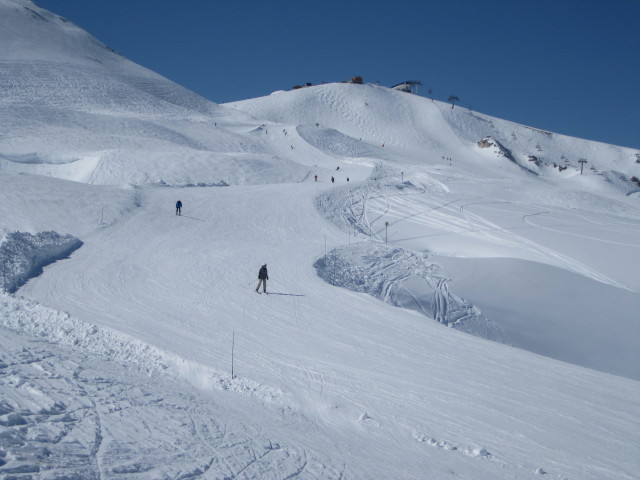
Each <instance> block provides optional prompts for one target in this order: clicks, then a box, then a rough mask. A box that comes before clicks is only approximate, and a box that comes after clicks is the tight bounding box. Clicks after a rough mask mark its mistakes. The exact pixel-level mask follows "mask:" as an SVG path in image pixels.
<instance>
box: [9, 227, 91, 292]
mask: <svg viewBox="0 0 640 480" xmlns="http://www.w3.org/2000/svg"><path fill="white" fill-rule="evenodd" d="M81 246H82V242H81V241H80V240H79V239H78V238H76V237H74V236H73V235H60V234H59V233H57V232H52V231H50V232H40V233H37V234H36V235H32V234H30V233H26V232H11V233H9V234H7V235H6V236H5V238H4V240H3V241H2V242H1V243H0V268H1V269H2V271H1V273H2V286H3V289H4V291H5V292H9V293H14V292H16V291H17V290H18V288H20V287H21V286H22V285H24V284H25V283H26V282H27V280H29V279H30V278H33V277H37V276H38V275H40V274H41V273H42V269H43V268H44V267H46V266H47V265H49V264H50V263H53V262H55V261H57V260H62V259H64V258H67V257H68V256H69V255H70V254H71V253H72V252H73V251H75V250H77V249H78V248H80V247H81Z"/></svg>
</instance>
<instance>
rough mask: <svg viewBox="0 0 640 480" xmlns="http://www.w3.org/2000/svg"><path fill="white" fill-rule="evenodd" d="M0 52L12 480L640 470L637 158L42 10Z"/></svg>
mask: <svg viewBox="0 0 640 480" xmlns="http://www.w3.org/2000/svg"><path fill="white" fill-rule="evenodd" d="M0 64H1V65H0V66H1V67H2V68H0V88H1V89H2V91H3V92H4V93H3V96H2V97H1V98H0V239H1V243H0V267H1V268H2V271H1V274H2V277H0V281H1V282H2V284H1V286H2V288H0V290H3V291H4V293H0V476H1V477H2V478H6V479H10V478H15V479H27V478H33V479H53V478H57V479H62V478H69V479H70V478H100V479H160V478H168V479H177V478H182V479H186V478H194V479H195V478H202V479H223V478H224V479H261V480H262V479H293V478H298V479H363V480H365V479H366V480H369V479H403V480H404V479H425V478H428V479H453V478H456V479H480V480H482V479H492V480H493V479H505V480H506V479H509V480H511V479H515V478H517V479H527V478H532V479H535V478H553V479H567V480H569V479H571V480H573V479H581V480H582V479H593V480H601V479H616V480H618V479H628V480H631V479H637V478H638V476H637V475H638V472H639V471H640V383H639V381H640V349H639V348H638V345H639V343H640V324H639V320H638V311H640V277H639V276H638V275H637V272H638V269H639V267H640V256H639V255H638V253H639V250H640V208H639V206H640V185H638V181H637V179H638V178H640V152H638V151H635V150H633V149H628V148H622V147H617V146H612V145H605V144H601V143H596V142H590V141H587V140H581V139H576V138H570V137H565V136H562V135H558V134H555V133H551V132H546V131H542V130H538V129H534V128H530V127H526V126H523V125H517V124H513V123H510V122H507V121H504V120H501V119H497V118H492V117H489V116H486V115H483V114H481V113H478V112H474V111H470V110H468V109H465V108H461V107H459V106H456V107H455V108H453V109H452V108H451V105H448V104H445V103H441V102H437V101H432V100H430V99H427V98H422V97H418V96H415V95H410V94H406V93H403V92H397V91H393V90H390V89H388V88H385V87H381V86H377V85H367V84H365V85H351V84H340V83H335V84H327V85H321V86H316V87H311V88H305V89H300V90H296V91H289V92H275V93H274V94H272V95H270V96H267V97H263V98H258V99H251V100H246V101H242V102H235V103H232V104H225V105H217V104H214V103H211V102H209V101H207V100H205V99H202V98H200V97H198V96H197V95H195V94H193V93H192V92H189V91H187V90H185V89H184V88H182V87H180V86H178V85H176V84H174V83H172V82H170V81H169V80H167V79H164V78H162V77H160V76H158V75H157V74H155V73H153V72H150V71H148V70H146V69H144V68H142V67H140V66H138V65H135V64H133V63H131V62H129V61H128V60H126V59H124V58H123V57H121V56H119V55H117V54H116V53H114V52H113V51H111V50H110V49H109V48H108V47H106V46H105V45H103V44H101V43H100V42H99V41H98V40H96V39H95V38H93V37H91V36H90V35H89V34H88V33H86V32H84V31H82V30H81V29H79V28H78V27H76V26H74V25H73V24H71V23H70V22H68V21H66V20H64V19H61V18H60V17H58V16H56V15H55V14H52V13H50V12H47V11H45V10H42V9H40V8H39V7H37V5H36V4H34V3H32V2H31V1H28V0H0ZM582 159H586V160H587V163H586V164H581V163H580V160H582ZM581 167H583V169H584V171H583V174H582V175H581V173H580V170H581ZM316 175H317V176H318V179H317V181H316V180H315V176H316ZM331 177H333V178H334V182H331ZM347 177H348V179H349V180H348V181H347ZM634 179H635V180H634ZM178 199H180V200H181V201H182V203H183V209H182V215H181V216H177V215H176V214H175V208H174V206H175V202H176V201H177V200H178ZM265 263H266V264H267V266H268V269H269V281H268V285H267V291H268V292H269V295H256V294H255V288H256V285H257V274H258V269H259V268H260V266H261V265H262V264H265ZM232 369H233V377H232Z"/></svg>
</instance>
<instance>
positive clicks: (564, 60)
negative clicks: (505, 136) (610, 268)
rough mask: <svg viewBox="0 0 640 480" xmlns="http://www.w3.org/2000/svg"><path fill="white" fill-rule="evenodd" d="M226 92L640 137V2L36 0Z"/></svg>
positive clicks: (223, 95) (202, 87)
mask: <svg viewBox="0 0 640 480" xmlns="http://www.w3.org/2000/svg"><path fill="white" fill-rule="evenodd" d="M36 3H37V4H38V5H40V6H41V7H44V8H46V9H48V10H50V11H52V12H54V13H57V14H59V15H61V16H63V17H65V18H67V19H68V20H71V21H72V22H74V23H75V24H77V25H79V26H80V27H82V28H84V29H85V30H87V31H89V33H91V34H93V35H94V36H96V37H97V38H98V39H100V40H102V41H103V42H104V43H106V44H107V45H109V46H110V47H112V48H114V49H115V50H116V51H118V52H119V53H121V54H122V55H124V56H126V57H128V58H129V59H130V60H132V61H134V62H136V63H139V64H141V65H143V66H145V67H147V68H150V69H151V70H154V71H156V72H158V73H160V74H162V75H164V76H165V77H168V78H169V79H171V80H173V81H175V82H177V83H179V84H181V85H183V86H185V87H187V88H189V89H190V90H193V91H195V92H197V93H199V94H200V95H202V96H204V97H206V98H208V99H210V100H213V101H214V102H217V103H224V102H229V101H233V100H242V99H247V98H253V97H260V96H264V95H268V94H270V93H271V92H273V91H275V90H286V89H289V88H291V87H292V86H293V85H296V84H301V83H305V82H312V83H321V82H333V81H341V80H347V79H349V78H351V77H352V76H354V75H361V76H362V77H363V78H364V80H365V81H366V82H380V84H381V85H387V86H391V85H394V84H396V83H400V82H402V81H404V80H420V81H421V82H422V83H423V87H422V89H421V91H420V94H426V92H427V90H428V89H429V88H431V89H432V90H433V93H434V96H435V98H436V99H440V100H446V99H447V98H448V97H449V96H450V95H457V96H458V97H459V98H460V104H461V105H462V106H466V107H471V108H473V109H475V110H478V111H480V112H483V113H487V114H489V115H494V116H497V117H500V118H504V119H507V120H512V121H516V122H519V123H523V124H526V125H530V126H533V127H538V128H543V129H547V130H551V131H554V132H557V133H562V134H566V135H572V136H576V137H581V138H588V139H591V140H597V141H602V142H606V143H613V144H617V145H623V146H627V147H633V148H640V0H406V1H402V0H398V1H380V0H318V1H304V0H296V1H287V0H281V1H279V0H271V1H265V0H260V1H257V0H36Z"/></svg>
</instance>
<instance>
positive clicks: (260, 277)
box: [256, 263, 269, 293]
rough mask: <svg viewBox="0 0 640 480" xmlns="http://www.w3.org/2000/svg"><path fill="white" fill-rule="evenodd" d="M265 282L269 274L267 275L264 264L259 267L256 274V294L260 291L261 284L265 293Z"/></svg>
mask: <svg viewBox="0 0 640 480" xmlns="http://www.w3.org/2000/svg"><path fill="white" fill-rule="evenodd" d="M267 280H269V274H268V273H267V264H266V263H265V264H264V265H262V267H260V271H259V272H258V286H257V287H256V292H258V290H260V285H261V284H262V291H263V292H264V293H267ZM258 293H259V292H258Z"/></svg>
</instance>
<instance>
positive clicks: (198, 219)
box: [181, 215, 204, 222]
mask: <svg viewBox="0 0 640 480" xmlns="http://www.w3.org/2000/svg"><path fill="white" fill-rule="evenodd" d="M181 217H184V218H188V219H190V220H197V221H199V222H204V220H202V219H201V218H196V217H190V216H189V215H181Z"/></svg>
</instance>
